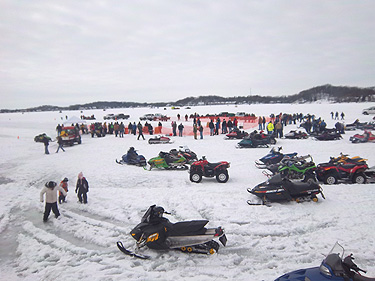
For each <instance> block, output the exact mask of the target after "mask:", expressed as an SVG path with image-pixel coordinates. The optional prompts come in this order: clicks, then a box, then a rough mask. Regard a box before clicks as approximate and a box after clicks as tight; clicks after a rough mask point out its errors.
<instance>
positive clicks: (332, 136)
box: [314, 129, 342, 141]
mask: <svg viewBox="0 0 375 281" xmlns="http://www.w3.org/2000/svg"><path fill="white" fill-rule="evenodd" d="M314 137H315V139H317V140H320V141H331V140H339V139H342V136H341V134H340V133H338V132H336V129H334V130H331V129H327V130H325V131H323V132H321V133H319V134H317V135H316V136H314Z"/></svg>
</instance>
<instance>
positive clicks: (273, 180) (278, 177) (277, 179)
mask: <svg viewBox="0 0 375 281" xmlns="http://www.w3.org/2000/svg"><path fill="white" fill-rule="evenodd" d="M282 180H283V178H282V176H281V174H277V175H275V176H273V177H272V178H270V179H269V180H268V183H270V184H274V183H279V182H281V181H282Z"/></svg>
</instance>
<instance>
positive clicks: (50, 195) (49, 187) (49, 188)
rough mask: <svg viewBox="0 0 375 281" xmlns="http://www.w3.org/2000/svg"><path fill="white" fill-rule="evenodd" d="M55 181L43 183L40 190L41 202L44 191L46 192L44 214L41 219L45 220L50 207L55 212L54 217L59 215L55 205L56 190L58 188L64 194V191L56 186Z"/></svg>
mask: <svg viewBox="0 0 375 281" xmlns="http://www.w3.org/2000/svg"><path fill="white" fill-rule="evenodd" d="M56 185H57V184H56V182H54V181H49V182H47V183H46V184H45V186H44V187H43V189H42V190H41V191H40V202H43V197H44V193H45V194H46V206H45V209H44V216H43V221H44V222H46V221H47V220H48V217H49V214H50V212H51V209H52V211H53V213H54V214H55V217H56V218H58V217H59V216H60V212H59V209H58V207H57V190H60V191H61V192H62V193H63V194H64V195H65V196H66V194H67V193H66V191H65V190H64V189H63V188H62V187H61V186H57V187H56Z"/></svg>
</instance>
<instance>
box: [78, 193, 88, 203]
mask: <svg viewBox="0 0 375 281" xmlns="http://www.w3.org/2000/svg"><path fill="white" fill-rule="evenodd" d="M77 197H78V200H79V202H80V203H84V204H86V203H87V192H83V191H81V190H78V194H77ZM82 198H83V200H82Z"/></svg>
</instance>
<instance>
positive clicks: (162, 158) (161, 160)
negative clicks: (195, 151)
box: [148, 151, 188, 170]
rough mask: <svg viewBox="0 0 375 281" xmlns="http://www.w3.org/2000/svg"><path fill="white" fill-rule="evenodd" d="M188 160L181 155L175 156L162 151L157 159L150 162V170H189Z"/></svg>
mask: <svg viewBox="0 0 375 281" xmlns="http://www.w3.org/2000/svg"><path fill="white" fill-rule="evenodd" d="M186 163H187V159H186V158H185V157H183V156H181V155H174V154H171V153H168V152H163V151H160V152H159V155H158V156H157V157H154V158H151V159H150V160H148V164H149V165H150V170H151V169H152V168H158V169H165V170H187V169H188V166H186V165H185V164H186Z"/></svg>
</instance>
